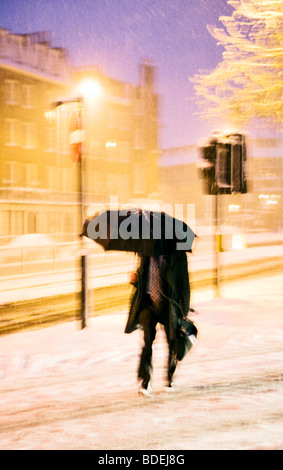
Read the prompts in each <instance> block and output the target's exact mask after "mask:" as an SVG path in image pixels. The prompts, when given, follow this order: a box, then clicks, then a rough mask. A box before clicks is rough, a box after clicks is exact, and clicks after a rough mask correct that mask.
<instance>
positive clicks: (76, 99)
mask: <svg viewBox="0 0 283 470" xmlns="http://www.w3.org/2000/svg"><path fill="white" fill-rule="evenodd" d="M76 93H78V95H75V96H73V97H68V98H63V99H61V100H58V101H55V102H53V103H51V109H50V111H51V112H52V110H54V109H57V108H58V107H59V106H62V105H64V104H70V103H74V104H75V105H76V106H75V107H74V108H73V109H72V112H71V116H70V136H69V137H70V145H71V148H72V157H73V160H74V161H75V162H76V164H77V168H78V181H79V200H80V212H81V227H82V226H83V223H84V208H85V200H84V180H83V178H84V159H83V152H82V143H83V141H84V140H85V135H84V134H85V130H84V129H83V125H82V114H83V111H84V112H85V111H86V107H85V102H87V103H88V104H89V106H90V107H92V105H94V103H97V101H98V100H99V98H101V97H102V95H103V89H102V87H101V85H100V83H99V81H97V80H93V79H91V78H88V79H85V80H83V81H81V82H80V83H79V84H78V86H77V87H76ZM46 115H47V116H48V112H47V113H46ZM57 117H58V114H57ZM80 244H81V325H82V328H85V327H86V322H87V315H88V289H87V252H86V250H85V249H84V237H80Z"/></svg>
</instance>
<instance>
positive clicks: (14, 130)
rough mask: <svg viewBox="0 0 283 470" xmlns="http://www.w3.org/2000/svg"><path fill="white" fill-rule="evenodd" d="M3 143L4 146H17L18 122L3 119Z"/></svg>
mask: <svg viewBox="0 0 283 470" xmlns="http://www.w3.org/2000/svg"><path fill="white" fill-rule="evenodd" d="M5 143H6V145H10V146H14V145H19V121H18V120H17V119H5Z"/></svg>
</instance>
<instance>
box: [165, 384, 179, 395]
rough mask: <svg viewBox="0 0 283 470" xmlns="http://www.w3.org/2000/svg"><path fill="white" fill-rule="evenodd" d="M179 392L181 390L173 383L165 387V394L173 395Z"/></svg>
mask: <svg viewBox="0 0 283 470" xmlns="http://www.w3.org/2000/svg"><path fill="white" fill-rule="evenodd" d="M177 390H179V387H177V386H176V385H174V384H173V382H171V383H169V384H168V385H167V386H166V387H164V391H165V392H170V393H173V392H176V391H177Z"/></svg>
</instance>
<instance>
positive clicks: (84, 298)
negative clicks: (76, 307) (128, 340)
mask: <svg viewBox="0 0 283 470" xmlns="http://www.w3.org/2000/svg"><path fill="white" fill-rule="evenodd" d="M80 127H81V122H80ZM83 170H84V168H83V155H82V143H80V144H79V155H78V180H79V197H80V212H81V213H80V219H81V227H82V226H83V224H84V207H85V201H84V171H83ZM80 240H81V327H82V329H83V328H85V327H86V325H87V317H88V289H87V253H86V250H85V247H84V237H80Z"/></svg>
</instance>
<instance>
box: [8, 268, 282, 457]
mask: <svg viewBox="0 0 283 470" xmlns="http://www.w3.org/2000/svg"><path fill="white" fill-rule="evenodd" d="M282 284H283V274H282V275H274V276H270V277H266V278H258V279H249V280H245V281H237V282H234V283H230V284H227V286H226V287H223V288H222V298H221V299H213V298H212V296H211V293H210V292H208V291H203V292H201V291H197V292H195V293H193V306H194V307H195V308H196V310H197V313H195V314H194V316H193V317H192V319H193V320H194V321H195V323H196V325H197V327H198V329H199V338H198V344H197V346H196V347H194V348H193V350H191V352H190V353H189V354H188V355H187V356H186V357H185V359H184V360H183V361H182V362H181V363H180V364H179V366H178V368H177V372H176V377H175V378H176V385H177V389H176V390H175V392H174V393H169V392H166V391H165V390H164V389H163V386H164V384H165V382H164V375H165V368H164V366H165V364H166V361H167V348H166V343H165V335H164V334H163V333H164V332H163V330H162V329H161V328H160V329H159V331H158V335H157V339H156V341H155V344H154V375H153V392H154V396H153V399H148V398H145V397H141V396H139V395H138V393H137V382H136V370H137V363H138V359H139V352H140V347H141V344H142V341H141V336H140V332H139V331H137V332H134V333H132V334H131V335H125V334H124V333H123V330H124V326H125V322H126V312H119V313H118V314H116V315H106V316H100V317H94V318H92V319H90V320H89V324H88V327H87V328H86V329H84V330H80V325H79V323H75V322H74V323H67V324H66V323H65V324H62V325H58V326H55V327H50V328H46V329H41V330H37V331H30V332H22V333H16V334H12V335H8V336H4V337H1V338H0V449H99V450H103V449H111V450H115V449H148V450H150V449H155V450H156V449H159V450H169V449H171V450H185V449H283V400H282V395H283V322H282V315H283V291H282Z"/></svg>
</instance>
